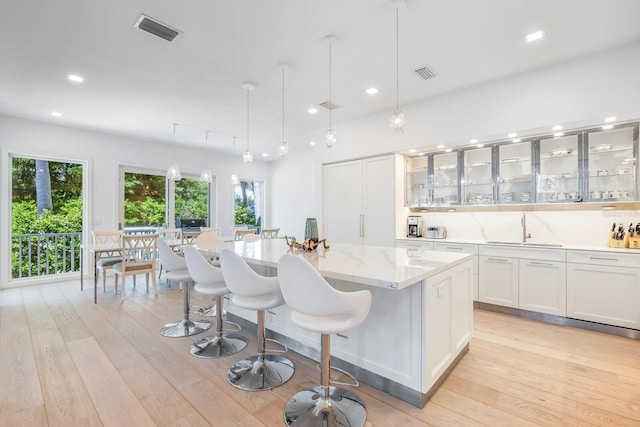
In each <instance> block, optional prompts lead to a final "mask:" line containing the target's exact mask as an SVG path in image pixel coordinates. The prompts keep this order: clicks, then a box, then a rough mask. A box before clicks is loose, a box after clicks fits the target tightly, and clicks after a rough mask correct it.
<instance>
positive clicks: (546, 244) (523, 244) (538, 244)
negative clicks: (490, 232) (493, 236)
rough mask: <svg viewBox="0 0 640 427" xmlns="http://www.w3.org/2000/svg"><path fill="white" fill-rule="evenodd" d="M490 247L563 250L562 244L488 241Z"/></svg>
mask: <svg viewBox="0 0 640 427" xmlns="http://www.w3.org/2000/svg"><path fill="white" fill-rule="evenodd" d="M487 243H488V244H490V245H508V246H525V247H533V248H535V247H541V248H561V247H562V245H561V244H560V243H532V242H527V243H521V242H499V241H488V242H487Z"/></svg>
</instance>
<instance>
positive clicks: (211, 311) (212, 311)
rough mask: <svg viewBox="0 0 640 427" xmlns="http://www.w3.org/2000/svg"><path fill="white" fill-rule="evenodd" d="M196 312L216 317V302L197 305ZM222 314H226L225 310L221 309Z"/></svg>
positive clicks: (204, 315)
mask: <svg viewBox="0 0 640 427" xmlns="http://www.w3.org/2000/svg"><path fill="white" fill-rule="evenodd" d="M196 313H198V314H199V315H200V316H202V317H216V316H217V315H218V306H217V304H209V305H205V306H202V307H198V310H196ZM222 315H223V316H226V315H227V310H224V309H223V310H222Z"/></svg>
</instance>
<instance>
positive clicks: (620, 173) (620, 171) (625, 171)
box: [616, 168, 631, 175]
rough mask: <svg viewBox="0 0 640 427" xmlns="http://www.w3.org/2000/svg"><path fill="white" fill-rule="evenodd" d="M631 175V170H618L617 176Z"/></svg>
mask: <svg viewBox="0 0 640 427" xmlns="http://www.w3.org/2000/svg"><path fill="white" fill-rule="evenodd" d="M630 173H631V169H629V168H620V169H616V174H618V175H629V174H630Z"/></svg>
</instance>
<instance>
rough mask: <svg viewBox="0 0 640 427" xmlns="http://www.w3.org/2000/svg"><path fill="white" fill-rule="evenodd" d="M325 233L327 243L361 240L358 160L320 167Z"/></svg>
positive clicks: (359, 168)
mask: <svg viewBox="0 0 640 427" xmlns="http://www.w3.org/2000/svg"><path fill="white" fill-rule="evenodd" d="M324 212H325V215H324V218H325V233H326V235H325V236H320V238H323V237H326V238H327V241H328V242H329V244H331V242H336V243H355V244H358V243H361V241H362V237H361V236H360V228H361V225H360V218H361V215H362V162H361V161H360V160H356V161H351V162H342V163H334V164H331V165H326V166H325V167H324Z"/></svg>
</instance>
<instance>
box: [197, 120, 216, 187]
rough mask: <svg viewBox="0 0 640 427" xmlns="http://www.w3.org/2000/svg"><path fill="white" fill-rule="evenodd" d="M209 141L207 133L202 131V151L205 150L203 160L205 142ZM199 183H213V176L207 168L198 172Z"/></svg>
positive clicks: (205, 147)
mask: <svg viewBox="0 0 640 427" xmlns="http://www.w3.org/2000/svg"><path fill="white" fill-rule="evenodd" d="M208 141H209V131H208V130H206V131H204V150H205V158H206V156H207V142H208ZM200 181H202V182H213V175H212V174H211V171H210V170H209V168H207V167H205V168H204V170H203V171H202V172H200Z"/></svg>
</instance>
